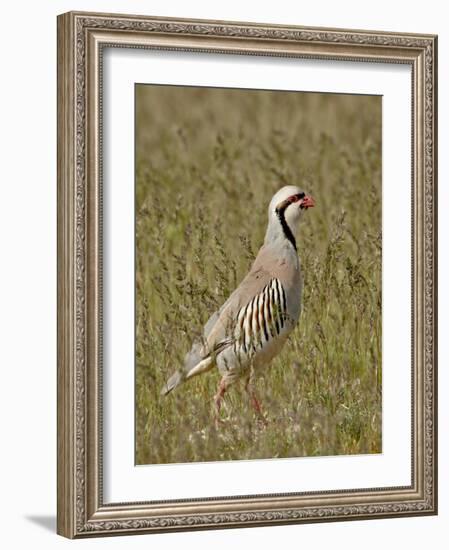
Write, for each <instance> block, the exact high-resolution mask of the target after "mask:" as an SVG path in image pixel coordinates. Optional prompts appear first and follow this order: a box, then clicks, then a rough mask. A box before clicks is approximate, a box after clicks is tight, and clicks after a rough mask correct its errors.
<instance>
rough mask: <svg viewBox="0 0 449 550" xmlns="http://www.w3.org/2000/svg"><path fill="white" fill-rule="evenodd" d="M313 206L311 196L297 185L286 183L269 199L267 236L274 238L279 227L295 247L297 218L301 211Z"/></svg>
mask: <svg viewBox="0 0 449 550" xmlns="http://www.w3.org/2000/svg"><path fill="white" fill-rule="evenodd" d="M313 206H315V201H314V200H313V198H312V197H311V196H310V195H307V193H305V192H304V191H302V190H301V189H299V187H296V186H295V185H286V186H285V187H282V188H281V189H279V191H278V192H277V193H275V195H274V196H273V198H272V199H271V201H270V206H269V208H268V219H269V224H268V232H267V237H271V238H272V239H274V238H276V235H277V234H279V229H280V230H281V231H282V233H281V235H283V236H284V237H285V238H287V239H288V240H289V241H290V242H291V243H292V244H293V246H294V247H296V241H295V235H296V231H297V229H298V223H299V220H300V219H301V218H302V215H303V213H304V212H305V211H306V210H307V209H308V208H311V207H313Z"/></svg>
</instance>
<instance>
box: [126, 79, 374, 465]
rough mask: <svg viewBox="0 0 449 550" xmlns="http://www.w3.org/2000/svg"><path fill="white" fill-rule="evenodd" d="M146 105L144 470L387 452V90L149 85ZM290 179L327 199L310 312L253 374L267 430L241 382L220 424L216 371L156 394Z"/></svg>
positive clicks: (141, 102) (308, 223) (248, 257)
mask: <svg viewBox="0 0 449 550" xmlns="http://www.w3.org/2000/svg"><path fill="white" fill-rule="evenodd" d="M136 102H137V103H136V138H137V139H136V369H137V370H136V463H137V464H155V463H173V462H191V461H215V460H234V459H260V458H280V457H293V456H295V457H300V456H319V455H342V454H366V453H378V452H381V450H382V439H381V401H382V393H381V391H382V370H381V364H382V356H381V352H382V346H381V258H382V235H381V98H379V97H369V96H351V95H346V96H343V95H333V94H312V93H296V92H264V91H242V90H221V89H199V88H181V87H179V88H178V87H167V86H149V85H139V86H137V89H136ZM286 184H295V185H298V186H299V187H302V188H303V189H304V190H305V191H307V192H308V193H310V194H312V195H313V197H314V199H315V202H316V207H315V208H313V209H310V210H309V211H308V212H307V213H306V214H305V215H304V221H303V223H302V224H301V226H300V232H299V234H298V238H297V242H298V254H299V256H300V261H301V264H302V270H303V276H304V292H303V310H302V314H301V318H300V321H299V324H298V326H297V328H296V329H295V331H294V333H293V334H292V335H291V337H290V338H289V340H288V342H287V344H286V345H285V347H284V349H283V351H282V353H281V354H280V355H279V356H278V357H277V358H276V359H275V360H274V361H273V363H272V364H271V365H270V367H269V368H268V369H266V370H265V371H264V372H263V373H261V376H260V378H259V379H258V381H257V390H258V395H259V397H260V400H261V402H262V406H263V407H264V411H265V412H266V416H267V420H268V425H267V426H266V427H263V426H261V425H260V423H258V422H257V420H256V417H255V415H254V411H253V409H252V408H251V407H250V405H249V403H248V398H247V395H246V394H245V392H244V391H241V388H240V387H239V385H235V386H234V387H232V389H230V391H229V392H228V394H227V395H226V399H225V405H224V414H223V417H224V419H225V420H226V421H225V423H224V425H223V426H221V427H220V428H218V429H217V428H216V427H215V425H214V422H213V396H214V393H215V391H216V387H217V384H218V380H219V376H218V372H216V371H212V372H209V373H207V374H204V375H202V376H200V377H197V378H195V379H193V380H191V381H189V382H187V383H186V384H184V385H182V386H180V387H179V388H178V389H176V390H175V391H174V392H172V393H171V394H169V395H168V396H166V397H161V396H160V395H159V393H160V390H161V388H162V386H163V384H164V383H165V381H166V379H167V378H168V376H169V375H170V374H172V372H173V371H174V370H176V369H177V368H178V367H179V366H180V365H181V364H182V361H183V357H184V355H185V353H186V352H187V351H188V350H189V349H190V346H191V343H192V340H193V339H194V338H195V337H198V336H199V335H200V334H201V330H202V327H203V325H204V323H205V322H206V321H207V319H208V318H209V316H210V315H211V313H213V312H214V311H215V310H216V309H217V308H218V307H219V306H220V305H221V304H222V303H223V302H224V301H225V300H226V298H227V297H228V296H229V294H230V293H231V292H232V291H233V289H234V288H235V287H236V286H237V285H238V284H239V282H240V281H241V279H242V278H243V277H244V275H245V274H246V272H247V271H248V269H249V268H250V265H251V262H252V260H253V259H254V257H255V254H256V253H257V250H258V248H259V247H260V246H261V244H262V242H263V237H264V233H265V229H266V224H267V207H268V203H269V201H270V199H271V197H272V195H273V194H274V192H275V191H276V190H277V189H279V188H280V187H282V186H283V185H286Z"/></svg>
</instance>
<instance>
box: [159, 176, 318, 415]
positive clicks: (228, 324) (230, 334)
mask: <svg viewBox="0 0 449 550" xmlns="http://www.w3.org/2000/svg"><path fill="white" fill-rule="evenodd" d="M314 205H315V204H314V201H313V199H312V197H310V196H308V195H306V194H305V193H304V192H303V191H301V190H300V189H298V188H297V187H295V186H292V185H289V186H286V187H283V188H282V189H280V190H279V191H278V192H277V193H276V194H275V195H274V196H273V198H272V199H271V202H270V206H269V208H268V227H267V232H266V235H265V241H264V244H263V246H262V248H261V249H260V250H259V252H258V254H257V257H256V259H255V261H254V263H253V265H252V267H251V270H250V272H249V273H248V275H246V277H245V278H244V279H243V281H242V282H241V284H240V286H238V287H237V289H236V290H235V291H234V292H233V293H232V294H231V296H230V297H229V298H228V300H227V301H226V302H225V303H224V304H223V306H222V307H221V308H220V309H219V310H218V311H217V312H215V313H214V314H213V315H212V317H211V318H210V319H209V321H208V322H207V323H206V325H205V327H204V331H203V338H202V341H201V342H195V343H194V344H193V346H192V349H191V350H190V352H189V353H187V355H186V356H185V361H184V366H183V368H181V369H180V370H178V371H176V372H175V373H174V374H173V375H172V376H171V377H170V379H169V380H168V382H167V383H166V385H165V386H164V388H163V389H162V392H161V393H162V394H163V395H166V394H168V393H169V392H171V391H172V390H173V389H174V388H176V387H177V386H179V385H180V384H181V383H182V382H184V381H186V380H189V379H190V378H192V377H194V376H197V375H199V374H202V373H204V372H206V371H209V370H210V369H212V368H213V367H214V366H216V367H217V368H218V370H219V372H220V374H221V376H222V378H221V381H220V383H219V386H218V391H217V394H216V395H215V407H216V418H217V420H218V419H219V413H220V407H221V403H222V399H223V395H224V394H225V392H226V390H227V389H228V387H229V386H230V385H231V384H233V383H234V382H236V381H237V380H239V379H243V380H245V382H246V384H245V387H246V389H247V391H248V393H249V396H250V399H251V403H252V405H253V406H254V408H255V409H256V411H257V413H258V414H259V415H261V408H260V404H259V401H258V400H257V397H256V395H255V392H254V388H253V384H252V383H251V380H252V374H253V372H255V371H257V370H258V369H259V368H260V367H262V366H266V365H268V364H269V363H270V361H271V360H272V359H273V358H274V357H275V356H276V355H277V354H278V353H279V352H280V351H281V349H282V347H283V345H284V343H285V341H286V340H287V337H288V335H289V334H290V333H291V331H292V330H293V329H294V327H295V325H296V323H297V322H298V319H299V314H300V309H301V292H302V278H301V272H300V264H299V259H298V254H297V249H296V240H295V234H296V230H297V227H298V222H299V220H300V218H301V216H302V214H303V212H304V211H305V210H307V209H308V208H310V207H312V206H314Z"/></svg>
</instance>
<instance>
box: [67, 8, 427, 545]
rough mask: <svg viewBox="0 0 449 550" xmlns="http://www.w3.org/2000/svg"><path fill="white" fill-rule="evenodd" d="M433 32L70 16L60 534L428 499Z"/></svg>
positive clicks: (241, 523)
mask: <svg viewBox="0 0 449 550" xmlns="http://www.w3.org/2000/svg"><path fill="white" fill-rule="evenodd" d="M436 60H437V38H436V36H431V35H421V34H413V35H412V34H402V33H387V32H373V31H360V30H358V31H352V30H351V31H349V30H337V29H318V28H303V27H294V26H273V25H261V24H253V23H231V22H229V23H226V22H217V21H192V20H174V19H168V18H167V19H164V18H152V17H143V16H128V15H108V14H94V13H75V12H71V13H67V14H64V15H61V16H59V18H58V346H59V347H58V532H59V533H60V534H61V535H64V536H66V537H71V538H82V537H86V536H100V535H114V534H132V533H151V532H161V531H177V530H179V531H180V530H190V529H207V528H226V527H228V528H229V527H246V526H247V527H250V526H260V525H276V524H287V523H303V522H317V521H336V520H349V519H361V518H363V519H367V518H382V517H400V516H411V515H426V514H435V513H436V512H437V437H436V421H437V418H436V410H437V409H436V399H437V393H436V368H437V364H436V351H437V341H436V335H437V326H436V323H437V311H436V292H437V286H436V285H437V280H436V273H437V271H436V261H437V255H436V251H437V247H436V243H437V241H436V200H437V192H436V184H437V180H436V153H437V150H436V145H437V143H436V135H437V133H436V122H437V116H436V114H437V113H436V89H437V83H436V76H437V67H436Z"/></svg>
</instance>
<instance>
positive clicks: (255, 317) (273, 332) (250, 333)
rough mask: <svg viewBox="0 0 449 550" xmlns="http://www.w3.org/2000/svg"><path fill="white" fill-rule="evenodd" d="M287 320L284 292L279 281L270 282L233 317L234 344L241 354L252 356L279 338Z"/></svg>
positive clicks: (272, 280)
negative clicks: (234, 322) (272, 340)
mask: <svg viewBox="0 0 449 550" xmlns="http://www.w3.org/2000/svg"><path fill="white" fill-rule="evenodd" d="M286 319H287V301H286V297H285V291H284V288H283V287H282V284H281V282H280V281H279V279H271V280H270V282H269V283H268V284H267V285H266V286H265V287H264V289H263V290H262V292H261V293H259V294H257V295H256V296H254V298H253V299H252V300H250V301H249V302H248V303H247V304H246V305H245V306H244V307H242V308H241V309H240V311H239V312H238V315H237V325H236V342H235V349H236V350H237V346H239V347H240V348H241V350H242V351H243V353H245V354H246V353H249V354H252V353H256V351H257V348H263V346H264V345H265V343H267V342H269V341H270V340H271V339H272V338H275V337H276V336H279V334H280V333H281V330H282V328H284V325H285V321H286Z"/></svg>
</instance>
